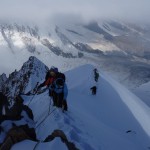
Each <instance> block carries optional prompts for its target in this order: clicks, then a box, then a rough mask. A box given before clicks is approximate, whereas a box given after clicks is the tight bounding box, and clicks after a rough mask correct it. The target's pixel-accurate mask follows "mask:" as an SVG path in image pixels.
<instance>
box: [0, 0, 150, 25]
mask: <svg viewBox="0 0 150 150" xmlns="http://www.w3.org/2000/svg"><path fill="white" fill-rule="evenodd" d="M60 14H61V17H62V16H63V15H64V16H65V15H67V16H68V15H70V16H71V15H76V16H80V17H82V18H83V19H84V20H93V19H99V18H122V19H128V20H133V21H145V22H147V21H149V19H148V18H150V0H53V1H52V0H0V19H2V20H3V19H9V20H10V19H12V20H13V19H22V20H38V21H44V20H45V19H48V18H53V17H54V16H59V15H60Z"/></svg>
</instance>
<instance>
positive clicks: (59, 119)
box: [12, 65, 150, 150]
mask: <svg viewBox="0 0 150 150" xmlns="http://www.w3.org/2000/svg"><path fill="white" fill-rule="evenodd" d="M92 71H93V66H92V65H84V66H81V67H78V68H76V69H73V70H70V71H68V72H66V73H65V74H66V77H67V85H68V88H69V96H68V98H67V101H68V105H69V111H68V112H66V113H62V112H61V110H60V109H58V108H55V107H53V106H52V105H50V104H52V102H51V100H50V98H49V96H48V91H46V92H45V93H43V94H40V95H35V96H34V98H33V100H32V101H31V103H30V105H29V106H30V107H31V109H32V110H33V114H34V118H35V120H34V121H35V122H36V126H37V125H38V124H39V123H40V122H41V120H42V118H44V116H46V115H47V114H48V112H49V110H50V112H51V114H50V115H49V116H48V117H47V118H46V119H45V121H44V122H42V123H41V125H39V126H37V128H36V134H37V137H38V139H40V140H41V141H43V140H44V139H45V138H46V137H47V136H48V135H50V134H51V133H52V132H53V130H55V129H61V130H63V131H64V133H65V134H66V136H67V138H68V139H69V140H70V141H72V142H74V143H75V145H76V146H77V147H78V148H79V149H81V150H120V149H121V150H147V149H148V148H149V146H150V144H149V143H150V138H149V137H150V132H149V131H150V129H149V127H150V117H149V116H150V109H149V107H147V106H146V105H145V104H144V103H143V102H142V101H141V100H140V99H138V98H137V97H136V96H135V95H134V94H132V93H131V92H129V91H128V90H126V89H125V88H124V87H122V86H121V85H120V84H119V83H116V82H115V81H113V80H112V79H111V78H110V77H109V76H107V75H105V74H101V77H100V79H99V82H98V83H97V84H96V85H97V86H98V92H97V95H95V96H93V95H91V93H90V89H89V88H90V87H91V86H92V85H94V84H95V82H94V79H93V77H92ZM31 98H32V96H24V99H25V103H26V104H28V103H29V101H30V100H31ZM49 106H50V107H49ZM58 143H60V144H58ZM34 145H35V142H32V141H23V142H21V143H18V144H16V145H14V146H13V148H12V150H18V149H19V148H20V147H21V149H29V150H32V149H33V147H34ZM60 145H61V142H60V141H59V139H56V140H54V141H53V142H48V143H40V144H39V145H38V147H37V149H39V150H40V149H41V150H42V149H44V150H48V149H50V148H51V147H53V149H55V150H59V149H62V150H66V147H63V146H62V145H61V146H62V147H61V148H60V147H59V146H60Z"/></svg>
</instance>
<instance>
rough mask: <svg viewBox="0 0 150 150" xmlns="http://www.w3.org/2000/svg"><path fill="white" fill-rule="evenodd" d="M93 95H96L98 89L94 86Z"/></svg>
mask: <svg viewBox="0 0 150 150" xmlns="http://www.w3.org/2000/svg"><path fill="white" fill-rule="evenodd" d="M91 91H92V95H96V91H97V87H96V86H93V87H91Z"/></svg>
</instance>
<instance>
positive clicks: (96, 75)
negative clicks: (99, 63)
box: [93, 68, 99, 82]
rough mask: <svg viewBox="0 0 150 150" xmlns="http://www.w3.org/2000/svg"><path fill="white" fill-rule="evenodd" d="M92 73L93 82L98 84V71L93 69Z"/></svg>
mask: <svg viewBox="0 0 150 150" xmlns="http://www.w3.org/2000/svg"><path fill="white" fill-rule="evenodd" d="M93 71H94V80H95V81H96V82H98V79H99V73H98V70H97V69H96V68H95V69H94V70H93Z"/></svg>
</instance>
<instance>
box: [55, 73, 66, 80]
mask: <svg viewBox="0 0 150 150" xmlns="http://www.w3.org/2000/svg"><path fill="white" fill-rule="evenodd" d="M58 78H61V79H63V80H64V82H65V81H66V76H65V74H64V73H61V72H58V73H57V76H56V79H58Z"/></svg>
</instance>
